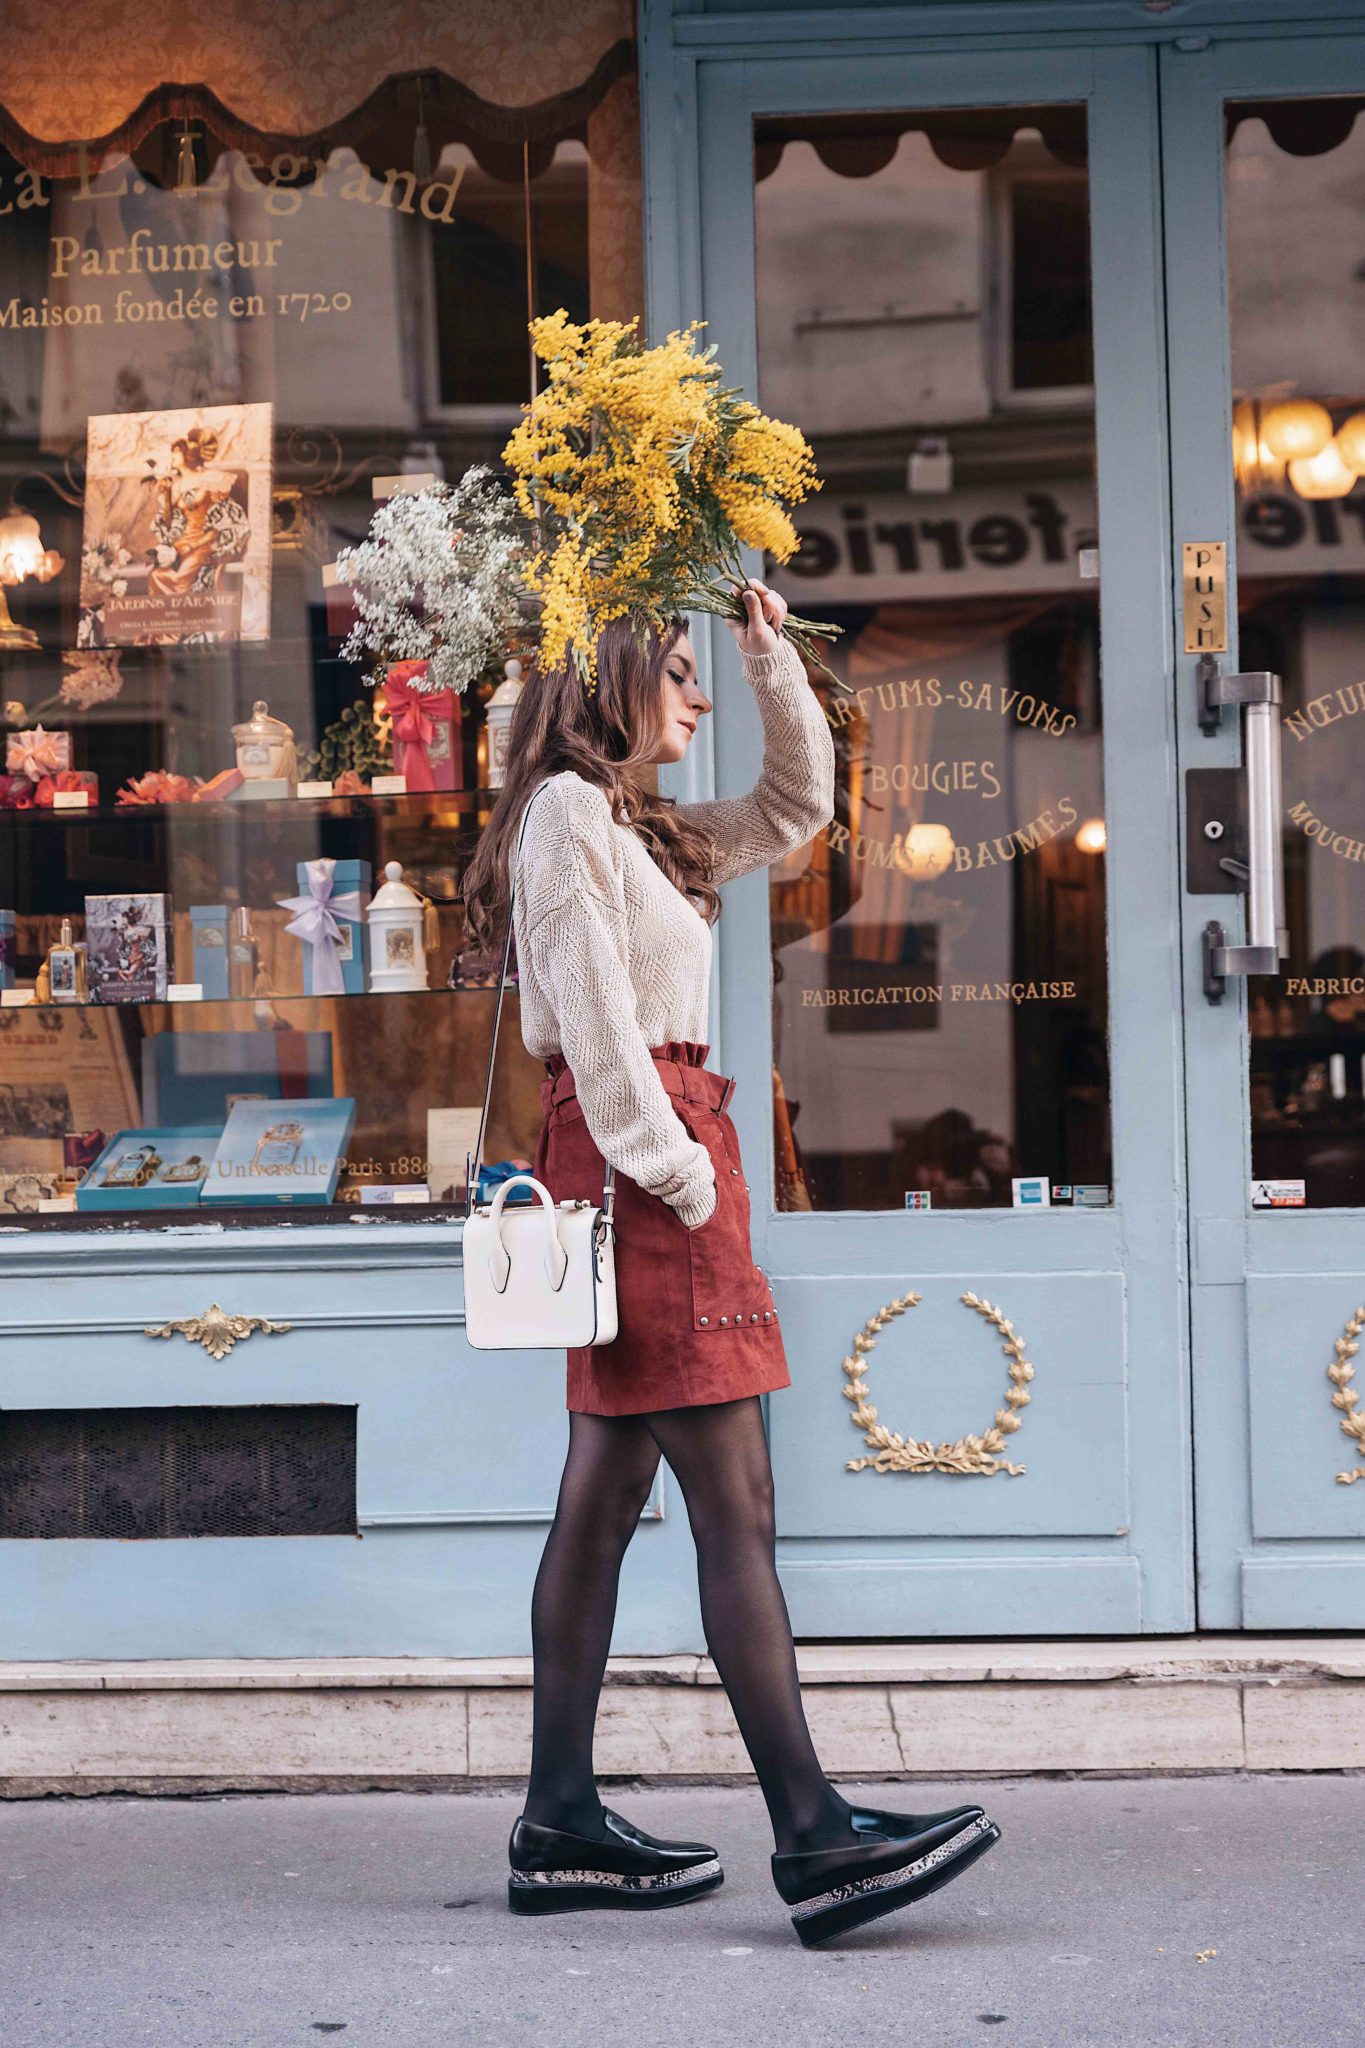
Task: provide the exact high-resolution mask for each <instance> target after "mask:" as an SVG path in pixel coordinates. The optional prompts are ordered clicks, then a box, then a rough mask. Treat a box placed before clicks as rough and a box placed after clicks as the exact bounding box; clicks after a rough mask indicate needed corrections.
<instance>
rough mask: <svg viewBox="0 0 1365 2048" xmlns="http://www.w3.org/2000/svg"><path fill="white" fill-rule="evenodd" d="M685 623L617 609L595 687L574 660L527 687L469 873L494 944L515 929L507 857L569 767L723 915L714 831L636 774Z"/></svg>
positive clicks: (656, 738) (660, 718)
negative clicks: (653, 622)
mask: <svg viewBox="0 0 1365 2048" xmlns="http://www.w3.org/2000/svg"><path fill="white" fill-rule="evenodd" d="M682 632H683V628H682V626H681V624H677V625H674V626H672V627H670V628H669V630H668V631H667V632H665V633H656V632H654V631H652V630H650V629H649V628H647V627H642V626H640V625H639V624H638V623H637V622H636V621H634V620H631V619H613V620H612V622H611V624H610V625H608V626H606V627H605V628H604V629H603V631H602V633H601V635H600V637H599V639H598V642H597V688H596V690H595V691H593V692H592V693H591V694H589V692H588V691H587V690H585V689H584V687H583V683H582V679H581V678H580V677H579V675H578V674H577V672H576V671H575V670H574V669H573V668H572V667H571V666H569V665H568V664H565V666H564V667H562V668H559V669H555V670H552V671H551V672H550V673H548V674H545V675H536V676H533V677H532V679H531V681H530V682H529V683H528V684H527V686H526V688H525V689H524V690H523V691H522V693H521V697H520V700H519V702H518V704H517V708H516V711H515V713H514V714H513V718H512V729H511V732H510V733H509V734H508V737H507V779H506V781H505V782H504V783H503V786H502V789H501V790H500V791H499V794H498V798H497V801H496V802H495V804H494V805H493V809H492V811H491V812H490V814H489V819H488V823H487V825H486V826H485V828H484V831H483V833H482V835H481V837H480V839H479V844H478V847H477V849H476V851H475V854H474V858H473V860H472V861H471V862H470V864H469V868H468V870H467V872H466V875H465V889H464V901H465V914H466V917H467V919H468V923H469V928H470V931H471V933H472V934H473V937H474V939H475V940H476V942H477V943H478V944H479V945H480V946H483V947H486V948H488V949H490V950H491V949H492V948H493V947H495V946H497V945H499V944H501V942H502V938H503V935H504V933H505V931H506V927H507V906H508V897H509V889H508V865H509V860H510V856H511V852H512V849H513V847H514V846H515V844H516V835H517V831H518V828H519V826H520V824H521V815H522V812H523V811H524V810H525V809H526V806H527V803H528V802H529V801H530V798H531V796H532V794H533V792H534V791H535V790H536V788H537V787H538V786H539V784H540V783H542V782H543V781H544V780H545V778H546V776H548V775H557V774H559V773H560V772H561V770H563V769H565V768H572V769H573V770H574V772H575V774H578V775H581V776H582V777H583V780H584V781H585V782H591V783H593V784H595V786H596V787H597V788H598V789H600V790H601V791H602V793H603V795H604V796H605V797H606V799H607V802H608V803H609V804H610V806H611V814H612V817H613V818H614V819H615V820H616V822H617V824H618V825H625V826H628V827H629V829H630V830H631V831H632V832H634V833H635V835H636V837H637V838H638V839H640V840H641V841H642V843H643V845H644V846H645V849H646V851H647V852H648V853H649V854H650V856H651V858H652V859H653V860H654V861H655V862H657V864H658V866H659V867H660V868H662V869H663V872H664V873H665V874H666V875H667V876H668V879H669V881H670V882H672V883H673V885H674V886H675V888H678V889H681V890H682V892H683V894H684V895H685V896H688V897H690V898H691V900H692V902H693V903H695V904H696V906H697V908H698V910H699V911H700V912H701V914H702V916H703V917H705V918H706V919H707V921H708V923H711V922H714V920H715V918H716V916H717V915H718V913H719V911H720V897H719V896H718V895H717V893H716V890H715V887H714V886H713V884H712V881H711V872H712V866H713V863H714V859H715V847H714V845H713V843H712V840H711V837H710V834H709V833H707V832H706V831H704V830H703V829H702V827H701V826H699V825H695V824H692V823H691V822H690V821H689V820H688V819H686V818H685V817H684V816H683V815H682V814H681V813H680V812H679V811H678V810H677V808H676V807H675V805H674V804H673V803H672V802H671V800H670V799H669V798H667V797H662V796H656V795H655V794H654V793H653V792H652V791H651V790H648V789H643V788H641V786H640V784H639V782H638V781H637V780H636V779H635V778H636V776H637V774H638V772H639V770H640V769H642V768H644V767H646V766H648V765H649V763H651V762H652V761H653V759H654V756H655V754H656V753H657V752H658V748H659V743H660V741H661V739H662V737H663V732H664V708H663V682H664V664H665V662H666V661H667V660H668V657H669V655H670V654H671V653H672V651H673V649H674V647H676V645H677V643H678V641H679V640H680V639H681V638H682Z"/></svg>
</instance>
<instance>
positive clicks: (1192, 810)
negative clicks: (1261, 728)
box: [1185, 768, 1247, 896]
mask: <svg viewBox="0 0 1365 2048" xmlns="http://www.w3.org/2000/svg"><path fill="white" fill-rule="evenodd" d="M1211 825H1212V826H1213V827H1215V828H1219V827H1221V830H1218V829H1215V831H1214V834H1213V836H1212V838H1211V837H1210V836H1209V830H1208V828H1209V826H1211ZM1246 858H1247V812H1246V777H1245V775H1243V773H1242V771H1241V769H1240V768H1187V769H1186V770H1185V887H1186V889H1187V891H1188V892H1189V894H1190V895H1191V896H1235V895H1238V894H1240V893H1241V892H1242V891H1243V890H1244V889H1245V888H1246V883H1245V880H1244V879H1243V878H1242V877H1241V876H1240V875H1238V874H1237V873H1236V871H1235V870H1229V869H1228V868H1226V867H1224V866H1223V865H1222V863H1223V862H1224V861H1235V862H1237V863H1238V864H1239V865H1240V866H1242V867H1245V865H1246Z"/></svg>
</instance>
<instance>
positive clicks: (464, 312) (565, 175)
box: [429, 140, 592, 420]
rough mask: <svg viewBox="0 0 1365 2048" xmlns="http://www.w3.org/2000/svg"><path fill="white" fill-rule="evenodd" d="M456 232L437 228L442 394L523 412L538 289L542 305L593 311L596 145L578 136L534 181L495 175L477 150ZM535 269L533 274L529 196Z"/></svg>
mask: <svg viewBox="0 0 1365 2048" xmlns="http://www.w3.org/2000/svg"><path fill="white" fill-rule="evenodd" d="M452 161H453V163H454V164H456V165H459V166H462V177H461V185H460V206H459V210H458V212H457V214H456V216H455V218H454V219H453V220H452V221H451V223H450V232H449V234H443V235H438V236H432V237H431V239H430V242H429V248H430V254H431V290H432V312H433V325H434V343H435V365H436V375H435V390H434V392H433V402H434V403H435V405H437V406H439V407H441V408H445V407H452V408H458V409H460V410H462V411H467V410H468V409H469V408H471V407H476V408H477V407H493V408H496V409H497V410H499V411H501V412H503V413H505V414H506V416H507V417H508V418H509V420H510V419H512V418H514V417H515V415H516V411H517V408H518V406H520V404H521V402H522V400H523V399H524V398H525V396H526V386H527V361H528V356H527V339H526V313H527V302H528V291H529V298H530V303H531V305H532V306H533V307H534V308H535V310H536V311H537V312H551V311H553V310H554V309H555V308H556V307H558V306H562V307H563V308H564V310H565V311H566V312H567V313H568V314H569V316H570V318H571V319H573V320H586V319H588V318H589V317H590V315H591V307H592V292H591V279H590V276H589V261H588V155H587V150H586V148H585V147H584V145H583V143H582V142H580V141H574V140H569V141H566V142H563V143H561V144H560V145H559V147H558V148H557V149H556V151H555V154H554V157H553V159H552V161H551V162H550V163H549V164H548V165H547V166H546V168H545V169H544V170H543V171H542V172H541V174H540V176H539V177H537V178H535V179H534V180H532V181H530V183H529V187H523V186H522V185H520V184H514V183H509V182H508V181H507V180H506V179H500V178H494V177H491V176H490V175H489V174H488V173H487V172H486V171H484V170H483V169H482V168H481V167H480V165H479V164H478V163H477V162H475V161H474V160H472V158H470V156H469V154H468V152H458V151H457V152H452ZM528 200H529V205H530V230H531V251H532V254H531V266H532V267H531V276H530V277H529V279H528V276H527V264H526V235H527V225H528V223H527V202H528Z"/></svg>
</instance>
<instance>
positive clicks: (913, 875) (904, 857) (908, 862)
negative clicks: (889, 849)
mask: <svg viewBox="0 0 1365 2048" xmlns="http://www.w3.org/2000/svg"><path fill="white" fill-rule="evenodd" d="M953 853H954V846H953V835H952V833H951V832H950V831H949V830H948V827H947V826H946V825H912V826H911V827H910V830H909V831H908V832H907V833H906V835H905V838H904V840H903V841H902V843H901V851H900V858H899V862H898V865H899V867H900V869H901V872H902V874H906V875H909V877H910V879H911V880H912V881H915V882H936V881H937V880H938V878H939V876H940V875H946V874H947V872H948V870H949V868H950V867H951V866H952V864H953Z"/></svg>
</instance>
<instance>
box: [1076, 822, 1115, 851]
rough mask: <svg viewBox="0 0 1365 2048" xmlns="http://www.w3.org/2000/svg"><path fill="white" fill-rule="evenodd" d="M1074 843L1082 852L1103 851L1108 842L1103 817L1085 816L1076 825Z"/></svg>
mask: <svg viewBox="0 0 1365 2048" xmlns="http://www.w3.org/2000/svg"><path fill="white" fill-rule="evenodd" d="M1076 844H1077V846H1078V847H1079V848H1080V850H1081V852H1082V853H1103V852H1104V849H1105V847H1106V845H1107V844H1108V837H1107V834H1106V833H1105V829H1104V820H1103V818H1087V819H1086V820H1085V822H1084V824H1082V825H1080V826H1078V827H1077V831H1076Z"/></svg>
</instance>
